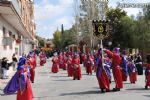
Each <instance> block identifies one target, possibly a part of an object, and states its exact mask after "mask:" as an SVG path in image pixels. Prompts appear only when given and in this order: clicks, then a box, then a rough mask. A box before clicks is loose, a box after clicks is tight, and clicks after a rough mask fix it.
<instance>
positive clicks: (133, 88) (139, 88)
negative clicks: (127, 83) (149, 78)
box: [126, 87, 146, 90]
mask: <svg viewBox="0 0 150 100" xmlns="http://www.w3.org/2000/svg"><path fill="white" fill-rule="evenodd" d="M126 90H146V89H145V88H142V87H141V88H131V89H126Z"/></svg>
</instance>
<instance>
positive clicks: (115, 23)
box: [106, 8, 127, 47]
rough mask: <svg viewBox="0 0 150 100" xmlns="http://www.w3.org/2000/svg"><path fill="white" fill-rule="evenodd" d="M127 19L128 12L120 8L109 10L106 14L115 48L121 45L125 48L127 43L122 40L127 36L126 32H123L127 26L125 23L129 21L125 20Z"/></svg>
mask: <svg viewBox="0 0 150 100" xmlns="http://www.w3.org/2000/svg"><path fill="white" fill-rule="evenodd" d="M123 17H124V18H123ZM125 17H127V15H126V12H125V11H123V10H122V9H120V8H116V9H109V11H108V12H107V14H106V19H107V20H109V21H110V22H109V26H110V27H111V31H110V35H111V37H112V42H113V47H115V46H118V45H121V46H123V47H124V46H125V44H124V43H125V42H126V41H123V40H122V38H123V37H124V36H126V35H125V32H123V31H124V29H123V28H124V24H125V23H124V22H125V21H127V20H125V19H127V18H125ZM123 21H124V22H123ZM122 22H123V23H122Z"/></svg>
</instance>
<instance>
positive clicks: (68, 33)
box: [61, 26, 77, 49]
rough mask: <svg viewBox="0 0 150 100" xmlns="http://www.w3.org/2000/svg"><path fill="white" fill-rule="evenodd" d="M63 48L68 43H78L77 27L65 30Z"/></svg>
mask: <svg viewBox="0 0 150 100" xmlns="http://www.w3.org/2000/svg"><path fill="white" fill-rule="evenodd" d="M61 43H62V49H65V47H67V46H68V45H71V44H76V43H77V34H76V32H75V27H74V26H73V27H72V28H71V29H69V30H65V31H64V33H63V35H62V42H61Z"/></svg>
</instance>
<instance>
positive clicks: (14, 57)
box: [12, 53, 18, 70]
mask: <svg viewBox="0 0 150 100" xmlns="http://www.w3.org/2000/svg"><path fill="white" fill-rule="evenodd" d="M12 61H13V62H12V66H13V70H15V68H16V63H17V62H18V60H17V57H16V54H15V53H14V54H13V56H12Z"/></svg>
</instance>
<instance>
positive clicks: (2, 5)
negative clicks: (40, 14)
mask: <svg viewBox="0 0 150 100" xmlns="http://www.w3.org/2000/svg"><path fill="white" fill-rule="evenodd" d="M35 29H36V25H35V21H34V1H33V0H0V59H1V58H2V57H7V58H8V59H10V60H11V57H12V55H13V53H16V54H17V55H18V56H21V55H22V54H27V53H28V52H29V51H30V50H32V49H34V48H35V43H36V39H35V33H36V32H35Z"/></svg>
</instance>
